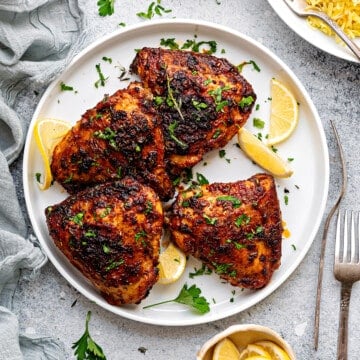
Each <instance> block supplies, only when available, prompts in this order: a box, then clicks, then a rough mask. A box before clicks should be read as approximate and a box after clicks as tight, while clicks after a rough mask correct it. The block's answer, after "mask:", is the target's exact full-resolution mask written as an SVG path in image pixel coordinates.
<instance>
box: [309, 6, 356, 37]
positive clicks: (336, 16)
mask: <svg viewBox="0 0 360 360" xmlns="http://www.w3.org/2000/svg"><path fill="white" fill-rule="evenodd" d="M306 2H307V3H308V5H309V6H308V8H309V9H317V10H320V11H322V12H324V13H326V14H327V15H328V16H329V17H330V18H331V19H333V20H334V21H336V23H337V24H338V25H339V26H340V27H341V28H342V29H343V30H344V31H345V33H346V34H348V36H349V37H350V38H355V37H359V36H360V0H306ZM308 22H309V24H310V25H311V26H313V27H314V28H317V29H319V30H321V31H322V32H324V33H325V34H327V35H330V36H333V35H335V33H334V32H333V31H332V30H331V29H330V28H329V27H328V26H327V25H326V24H325V23H324V22H323V21H322V20H320V19H317V18H314V17H311V16H309V17H308Z"/></svg>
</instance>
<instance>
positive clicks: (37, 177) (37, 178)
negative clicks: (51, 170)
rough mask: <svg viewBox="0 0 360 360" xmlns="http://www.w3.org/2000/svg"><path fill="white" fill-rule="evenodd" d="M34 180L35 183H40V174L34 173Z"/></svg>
mask: <svg viewBox="0 0 360 360" xmlns="http://www.w3.org/2000/svg"><path fill="white" fill-rule="evenodd" d="M35 179H36V181H37V182H38V183H39V182H40V179H41V173H38V172H37V173H35Z"/></svg>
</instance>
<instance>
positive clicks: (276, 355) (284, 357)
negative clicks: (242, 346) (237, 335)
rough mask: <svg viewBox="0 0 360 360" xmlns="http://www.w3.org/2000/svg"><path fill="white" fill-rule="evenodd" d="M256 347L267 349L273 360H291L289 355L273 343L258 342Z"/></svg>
mask: <svg viewBox="0 0 360 360" xmlns="http://www.w3.org/2000/svg"><path fill="white" fill-rule="evenodd" d="M254 345H257V346H260V347H262V348H263V349H265V350H266V351H267V352H268V353H269V354H270V356H271V360H290V357H289V355H288V354H287V353H286V352H285V351H284V350H283V349H282V348H281V347H280V346H279V345H277V344H275V343H274V342H272V341H258V342H256V343H255V344H254Z"/></svg>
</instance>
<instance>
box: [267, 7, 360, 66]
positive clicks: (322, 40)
mask: <svg viewBox="0 0 360 360" xmlns="http://www.w3.org/2000/svg"><path fill="white" fill-rule="evenodd" d="M268 2H269V4H270V5H271V6H272V8H273V9H274V11H275V12H276V13H277V14H278V15H279V17H280V18H281V19H282V20H283V21H284V22H285V24H287V25H288V26H289V27H290V28H291V29H292V30H293V31H295V32H296V33H297V34H298V35H299V36H300V37H302V38H303V39H304V40H306V41H308V42H309V43H310V44H312V45H314V46H316V47H317V48H318V49H320V50H322V51H325V52H327V53H329V54H331V55H334V56H336V57H338V58H341V59H344V60H348V61H353V62H360V60H359V59H358V58H357V57H356V56H355V55H354V54H353V53H352V52H351V50H350V49H349V48H348V47H347V46H345V45H343V44H341V43H338V42H336V40H335V38H334V37H330V36H327V35H325V34H324V33H322V32H321V31H320V30H317V29H314V28H312V27H311V26H310V25H309V24H308V23H307V21H306V18H302V17H299V16H297V15H296V14H294V13H293V12H292V11H291V10H290V9H289V7H288V6H287V5H286V4H285V3H284V1H283V0H280V1H279V0H268ZM354 41H355V43H356V44H357V45H358V46H359V47H360V39H359V38H358V39H355V40H354Z"/></svg>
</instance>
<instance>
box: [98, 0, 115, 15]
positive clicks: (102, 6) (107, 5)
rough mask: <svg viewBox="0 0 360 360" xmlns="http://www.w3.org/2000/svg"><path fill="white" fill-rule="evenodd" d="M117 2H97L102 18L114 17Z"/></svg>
mask: <svg viewBox="0 0 360 360" xmlns="http://www.w3.org/2000/svg"><path fill="white" fill-rule="evenodd" d="M114 3H115V0H99V1H98V2H97V5H98V11H99V15H100V16H106V15H109V16H110V15H112V14H113V13H114Z"/></svg>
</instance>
